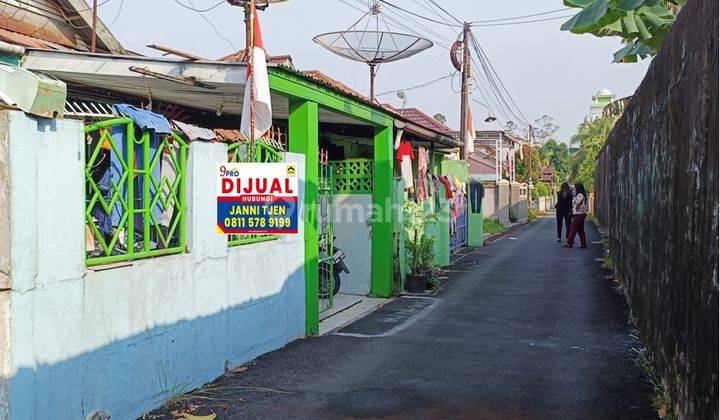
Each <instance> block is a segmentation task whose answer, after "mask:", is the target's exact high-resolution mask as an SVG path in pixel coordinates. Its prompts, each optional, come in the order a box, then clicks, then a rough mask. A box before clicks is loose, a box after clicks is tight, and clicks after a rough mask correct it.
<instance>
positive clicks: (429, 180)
mask: <svg viewBox="0 0 720 420" xmlns="http://www.w3.org/2000/svg"><path fill="white" fill-rule="evenodd" d="M425 183H426V184H427V193H428V195H429V196H430V197H432V196H434V195H435V193H436V192H437V189H436V188H435V181H434V180H433V177H432V175H431V174H425Z"/></svg>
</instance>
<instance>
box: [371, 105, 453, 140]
mask: <svg viewBox="0 0 720 420" xmlns="http://www.w3.org/2000/svg"><path fill="white" fill-rule="evenodd" d="M383 107H385V108H387V109H389V110H391V111H394V112H396V113H398V114H400V115H401V116H402V117H405V118H406V119H408V120H409V121H411V122H412V123H413V124H417V125H419V126H421V127H424V128H427V129H429V130H432V131H437V132H439V133H443V134H448V135H450V131H451V130H450V127H448V126H446V125H445V124H443V123H441V122H440V121H438V120H436V119H435V118H433V117H431V116H429V115H427V114H426V113H424V112H422V111H420V110H419V109H417V108H405V109H402V110H401V109H398V108H395V107H394V106H392V105H390V104H383Z"/></svg>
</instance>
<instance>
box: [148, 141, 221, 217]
mask: <svg viewBox="0 0 720 420" xmlns="http://www.w3.org/2000/svg"><path fill="white" fill-rule="evenodd" d="M211 133H212V131H211ZM173 156H175V157H177V156H180V146H179V145H178V144H176V143H175V142H173V143H171V144H170V150H163V154H162V158H161V161H160V174H161V176H162V177H163V178H167V181H168V184H167V185H163V186H162V194H163V196H165V197H168V199H169V197H170V195H169V194H170V191H171V190H172V188H173V187H174V185H175V182H176V181H177V175H178V171H177V168H176V167H175V163H174V162H173ZM176 191H177V189H176ZM178 198H179V197H178ZM176 204H177V203H175V201H174V200H173V201H170V202H168V206H167V208H165V209H163V211H162V215H161V216H160V224H161V225H162V226H164V227H166V228H169V227H170V223H171V222H172V217H173V214H174V213H175V206H176Z"/></svg>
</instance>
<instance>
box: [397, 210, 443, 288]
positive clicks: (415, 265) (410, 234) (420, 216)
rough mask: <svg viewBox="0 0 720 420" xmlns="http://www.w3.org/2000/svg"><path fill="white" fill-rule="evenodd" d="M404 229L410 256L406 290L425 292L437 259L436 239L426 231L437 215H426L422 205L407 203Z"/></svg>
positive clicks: (406, 247) (406, 246)
mask: <svg viewBox="0 0 720 420" xmlns="http://www.w3.org/2000/svg"><path fill="white" fill-rule="evenodd" d="M403 212H404V213H405V217H404V220H403V228H404V229H405V233H406V234H407V239H405V249H406V250H407V252H408V254H409V263H410V273H409V274H408V275H407V277H406V279H405V289H406V290H407V291H408V292H411V293H418V292H422V291H424V290H425V288H426V287H427V284H428V281H429V279H430V274H431V272H430V271H431V269H432V264H433V260H434V259H435V250H434V244H435V238H433V237H432V236H429V235H426V234H425V229H426V228H427V227H428V226H429V225H430V224H432V223H434V222H435V215H432V214H430V215H428V214H425V211H424V210H423V207H422V205H420V204H418V203H416V202H414V201H406V202H405V204H404V205H403Z"/></svg>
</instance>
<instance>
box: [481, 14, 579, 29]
mask: <svg viewBox="0 0 720 420" xmlns="http://www.w3.org/2000/svg"><path fill="white" fill-rule="evenodd" d="M573 16H575V15H562V16H555V17H550V18H545V19H534V20H525V21H521V22H505V23H489V24H486V25H485V24H481V25H473V27H474V28H483V27H489V26H509V25H522V24H525V23H536V22H547V21H550V20H558V19H566V18H569V17H573Z"/></svg>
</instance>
